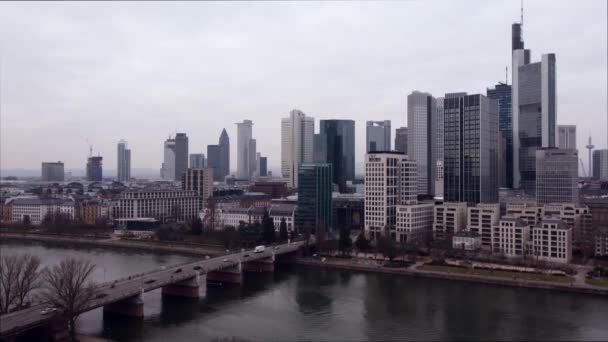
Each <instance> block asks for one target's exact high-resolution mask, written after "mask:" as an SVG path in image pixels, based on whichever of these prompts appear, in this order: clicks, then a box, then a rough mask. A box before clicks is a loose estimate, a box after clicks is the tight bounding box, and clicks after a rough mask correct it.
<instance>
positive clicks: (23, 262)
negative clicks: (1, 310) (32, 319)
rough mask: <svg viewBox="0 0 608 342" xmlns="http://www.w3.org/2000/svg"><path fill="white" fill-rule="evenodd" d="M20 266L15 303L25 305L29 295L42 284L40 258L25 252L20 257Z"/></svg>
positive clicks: (20, 305) (19, 305)
mask: <svg viewBox="0 0 608 342" xmlns="http://www.w3.org/2000/svg"><path fill="white" fill-rule="evenodd" d="M18 267H19V269H20V272H19V278H18V279H17V288H16V291H15V295H16V300H15V304H16V305H17V306H18V307H23V305H24V304H25V300H26V299H27V297H28V295H29V294H30V293H31V292H32V291H33V290H35V289H38V288H39V287H40V286H41V285H42V283H41V279H40V273H41V272H40V258H39V257H37V256H35V255H31V254H23V255H21V256H20V257H19V262H18Z"/></svg>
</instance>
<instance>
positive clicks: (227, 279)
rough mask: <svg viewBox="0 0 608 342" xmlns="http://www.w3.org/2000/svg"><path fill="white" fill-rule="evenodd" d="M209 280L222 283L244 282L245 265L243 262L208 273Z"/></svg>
mask: <svg viewBox="0 0 608 342" xmlns="http://www.w3.org/2000/svg"><path fill="white" fill-rule="evenodd" d="M207 282H213V283H220V284H225V283H227V284H242V283H243V267H242V265H241V263H240V262H239V263H238V264H236V265H234V266H230V267H226V268H223V269H221V270H217V271H212V272H209V273H207Z"/></svg>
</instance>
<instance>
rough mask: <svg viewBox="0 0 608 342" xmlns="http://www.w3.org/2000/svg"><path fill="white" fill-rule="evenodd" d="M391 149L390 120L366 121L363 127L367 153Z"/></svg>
mask: <svg viewBox="0 0 608 342" xmlns="http://www.w3.org/2000/svg"><path fill="white" fill-rule="evenodd" d="M390 150H391V121H390V120H384V121H368V122H367V124H366V127H365V151H366V152H367V153H370V152H376V151H390Z"/></svg>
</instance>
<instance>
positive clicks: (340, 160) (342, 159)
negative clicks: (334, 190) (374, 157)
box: [314, 120, 355, 192]
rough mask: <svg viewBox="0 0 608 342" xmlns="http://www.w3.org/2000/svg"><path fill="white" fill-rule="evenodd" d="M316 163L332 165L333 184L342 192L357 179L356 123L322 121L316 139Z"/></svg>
mask: <svg viewBox="0 0 608 342" xmlns="http://www.w3.org/2000/svg"><path fill="white" fill-rule="evenodd" d="M314 162H315V163H328V164H331V165H332V168H333V176H332V182H333V183H334V184H337V185H338V188H339V190H340V192H345V191H346V182H347V181H353V180H354V179H355V121H353V120H321V121H320V122H319V134H315V137H314Z"/></svg>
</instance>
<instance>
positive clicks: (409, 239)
mask: <svg viewBox="0 0 608 342" xmlns="http://www.w3.org/2000/svg"><path fill="white" fill-rule="evenodd" d="M433 208H434V204H433V203H432V202H430V203H418V204H408V205H397V206H396V225H395V239H396V241H397V242H400V243H424V242H426V241H428V240H429V237H430V236H429V235H430V233H431V232H432V230H433Z"/></svg>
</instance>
